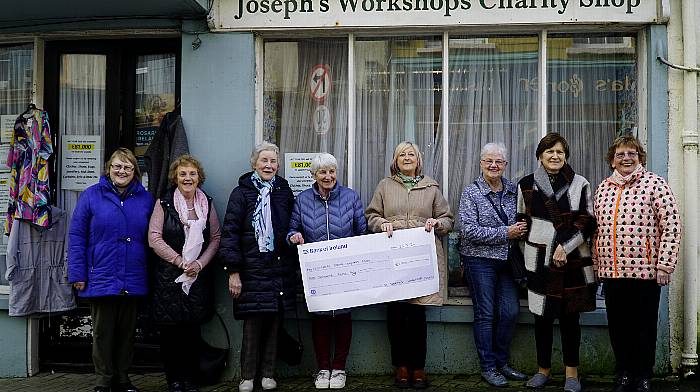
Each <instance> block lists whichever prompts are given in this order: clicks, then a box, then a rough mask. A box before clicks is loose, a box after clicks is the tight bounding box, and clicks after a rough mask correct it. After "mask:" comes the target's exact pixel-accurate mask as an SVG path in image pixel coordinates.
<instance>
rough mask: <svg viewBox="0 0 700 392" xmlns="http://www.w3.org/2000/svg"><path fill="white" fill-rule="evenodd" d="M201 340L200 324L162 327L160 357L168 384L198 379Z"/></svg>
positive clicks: (190, 381)
mask: <svg viewBox="0 0 700 392" xmlns="http://www.w3.org/2000/svg"><path fill="white" fill-rule="evenodd" d="M200 338H201V335H200V327H199V325H198V324H168V325H162V326H160V355H161V358H162V360H163V367H164V368H165V379H166V380H167V382H168V384H170V383H173V382H176V381H177V382H183V381H186V382H189V383H192V382H194V381H195V380H196V379H197V370H198V368H199V340H200Z"/></svg>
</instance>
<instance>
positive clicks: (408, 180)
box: [396, 172, 423, 190]
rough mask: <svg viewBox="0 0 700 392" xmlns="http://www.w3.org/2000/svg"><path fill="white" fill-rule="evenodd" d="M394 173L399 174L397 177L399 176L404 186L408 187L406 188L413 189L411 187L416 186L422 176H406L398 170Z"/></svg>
mask: <svg viewBox="0 0 700 392" xmlns="http://www.w3.org/2000/svg"><path fill="white" fill-rule="evenodd" d="M396 174H397V175H398V176H399V178H400V179H401V181H402V182H403V185H404V186H405V187H406V189H408V190H411V189H413V187H414V186H416V184H418V183H419V182H420V180H422V179H423V176H415V177H411V176H407V175H405V174H401V173H400V172H399V173H396Z"/></svg>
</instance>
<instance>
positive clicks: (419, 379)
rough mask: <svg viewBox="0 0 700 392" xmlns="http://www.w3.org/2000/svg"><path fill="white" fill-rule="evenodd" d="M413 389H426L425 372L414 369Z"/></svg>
mask: <svg viewBox="0 0 700 392" xmlns="http://www.w3.org/2000/svg"><path fill="white" fill-rule="evenodd" d="M412 379H413V388H415V389H425V388H427V387H428V379H427V378H426V376H425V370H423V369H416V370H414V371H413V377H412Z"/></svg>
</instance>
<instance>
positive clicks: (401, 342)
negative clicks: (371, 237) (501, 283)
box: [365, 142, 454, 389]
mask: <svg viewBox="0 0 700 392" xmlns="http://www.w3.org/2000/svg"><path fill="white" fill-rule="evenodd" d="M422 169H423V159H422V157H421V154H420V150H419V148H418V146H417V145H415V144H414V143H411V142H402V143H399V145H398V146H396V149H395V150H394V159H393V161H392V164H391V177H387V178H385V179H383V180H381V181H380V182H379V185H377V189H376V190H375V191H374V196H373V197H372V201H371V202H370V204H369V206H367V210H366V211H365V215H366V216H367V224H368V226H369V230H370V231H372V232H375V233H378V232H382V231H383V232H386V233H387V235H388V236H391V234H392V232H393V231H394V230H401V229H412V228H416V227H425V230H427V231H431V230H433V229H434V233H435V242H436V249H437V256H438V270H439V272H440V291H438V292H437V293H435V294H431V295H427V296H424V297H420V298H414V299H411V300H408V301H405V302H404V301H402V302H391V303H389V304H388V305H387V329H388V332H389V344H390V345H391V362H392V364H393V365H394V366H395V367H396V386H398V387H399V388H409V387H411V386H412V387H413V388H416V389H422V388H426V387H427V386H428V383H427V380H426V377H425V370H424V368H425V354H426V340H427V322H426V319H425V307H424V306H422V305H438V306H439V305H442V300H443V292H444V289H445V288H444V284H445V280H444V277H445V272H444V271H445V254H444V251H443V248H442V243H441V242H440V237H442V236H444V235H446V234H447V233H449V232H450V230H451V229H452V224H453V223H454V218H453V215H452V212H451V211H450V206H449V205H448V204H447V200H445V198H444V197H443V196H442V192H441V191H440V187H439V185H438V183H437V181H435V180H434V179H432V178H430V177H428V176H425V175H423V174H422Z"/></svg>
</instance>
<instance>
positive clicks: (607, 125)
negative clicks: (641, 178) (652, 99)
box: [547, 35, 639, 191]
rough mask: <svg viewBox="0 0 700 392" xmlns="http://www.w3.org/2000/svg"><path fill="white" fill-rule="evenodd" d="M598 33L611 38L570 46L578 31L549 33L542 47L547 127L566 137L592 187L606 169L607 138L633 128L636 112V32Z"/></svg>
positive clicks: (576, 165)
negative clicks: (586, 45)
mask: <svg viewBox="0 0 700 392" xmlns="http://www.w3.org/2000/svg"><path fill="white" fill-rule="evenodd" d="M599 38H600V39H601V40H602V41H603V42H610V43H599V44H598V45H597V47H596V48H588V50H586V51H575V50H574V51H572V50H571V49H572V48H575V46H576V43H575V42H576V40H577V39H580V38H579V37H578V36H576V35H568V36H563V35H557V36H550V37H549V39H548V43H549V47H548V50H547V75H548V77H547V102H548V105H547V129H548V130H550V131H557V132H559V133H561V134H562V135H563V136H564V137H565V138H566V140H567V141H568V142H569V146H570V150H571V156H570V158H569V163H570V164H571V166H572V168H573V169H574V170H575V171H576V172H577V173H579V174H581V175H582V176H584V177H585V178H586V179H588V181H589V182H590V183H591V187H592V189H591V190H592V191H593V190H595V188H596V187H597V186H598V184H600V182H601V181H603V179H605V178H606V177H607V176H609V175H610V166H609V165H608V164H607V162H605V160H604V158H605V154H606V152H607V150H608V147H609V146H610V143H611V142H612V141H613V139H615V137H616V136H619V135H620V134H623V133H629V132H633V133H635V134H636V130H637V124H638V118H639V114H638V112H637V108H638V106H637V62H636V56H635V43H636V40H635V37H633V36H612V37H599ZM619 42H627V43H629V45H622V46H621V45H620V44H619Z"/></svg>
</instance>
